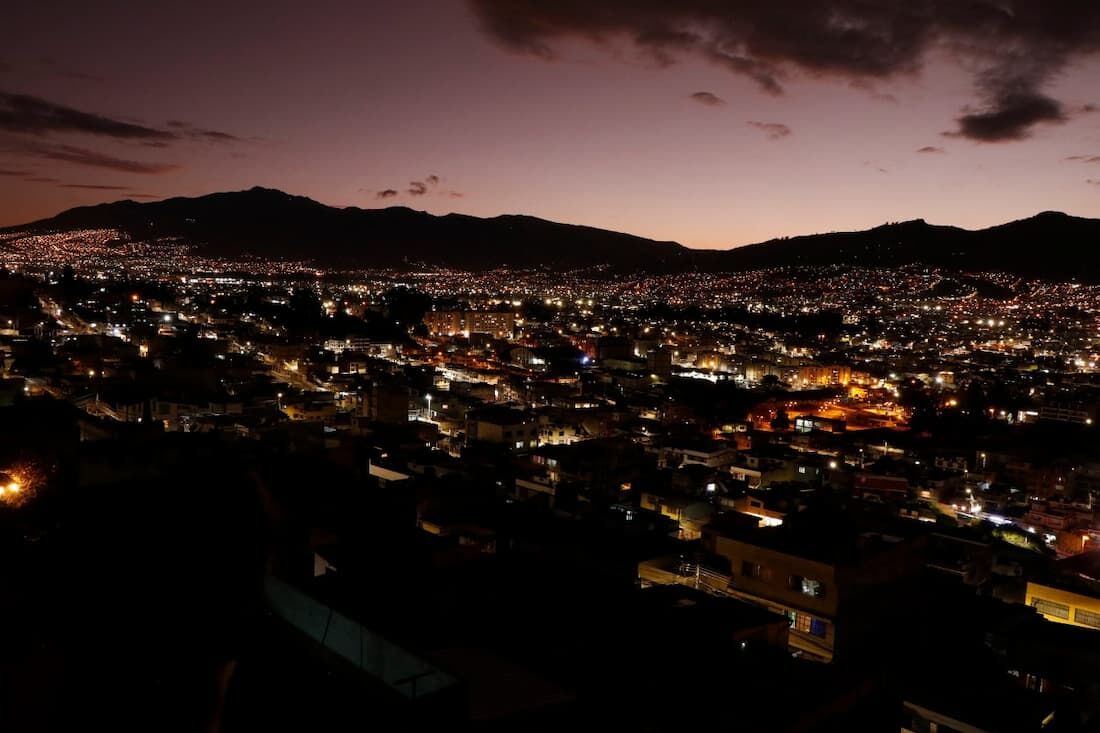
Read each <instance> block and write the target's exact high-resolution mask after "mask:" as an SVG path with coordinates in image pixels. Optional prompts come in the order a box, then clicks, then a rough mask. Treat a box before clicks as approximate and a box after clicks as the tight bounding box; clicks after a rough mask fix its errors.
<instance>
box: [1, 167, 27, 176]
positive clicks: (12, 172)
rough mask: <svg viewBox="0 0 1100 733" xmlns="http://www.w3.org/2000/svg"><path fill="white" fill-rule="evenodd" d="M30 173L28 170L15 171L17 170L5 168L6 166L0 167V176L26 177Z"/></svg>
mask: <svg viewBox="0 0 1100 733" xmlns="http://www.w3.org/2000/svg"><path fill="white" fill-rule="evenodd" d="M30 174H31V172H30V171H17V170H10V169H7V168H0V176H17V177H26V176H29V175H30Z"/></svg>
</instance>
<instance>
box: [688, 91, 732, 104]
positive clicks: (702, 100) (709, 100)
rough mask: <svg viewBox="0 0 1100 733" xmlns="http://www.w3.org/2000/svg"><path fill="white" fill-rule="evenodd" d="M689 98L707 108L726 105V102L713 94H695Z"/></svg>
mask: <svg viewBox="0 0 1100 733" xmlns="http://www.w3.org/2000/svg"><path fill="white" fill-rule="evenodd" d="M691 98H692V99H694V100H695V101H696V102H698V103H699V104H702V105H705V106H707V107H721V106H722V105H724V104H725V103H726V100H724V99H722V98H721V97H719V96H718V95H717V94H714V93H713V92H695V93H694V94H692V95H691Z"/></svg>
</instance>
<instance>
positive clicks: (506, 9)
mask: <svg viewBox="0 0 1100 733" xmlns="http://www.w3.org/2000/svg"><path fill="white" fill-rule="evenodd" d="M1097 51H1100V3H1095V2H1092V0H1075V1H1072V2H1071V1H1069V0H1016V1H1013V0H862V1H860V0H744V1H741V0H730V1H729V2H716V1H715V0H676V1H675V2H671V1H670V2H658V1H657V0H601V1H599V2H596V1H595V0H476V1H473V2H463V1H462V0H402V1H401V2H396V1H395V2H350V1H348V2H310V3H305V2H283V1H281V0H267V1H266V2H250V1H246V2H224V1H223V2H208V1H207V0H196V1H193V2H189V3H169V2H140V3H139V2H129V3H122V2H113V1H112V0H100V1H99V2H86V1H85V2H70V1H69V0H35V1H33V2H32V1H26V0H8V2H6V3H5V5H4V13H3V21H2V27H0V224H16V223H21V222H25V221H28V220H31V219H35V218H39V217H43V216H48V215H51V214H54V213H56V212H58V211H60V210H62V209H65V208H68V207H71V206H75V205H80V204H87V203H95V202H99V201H110V200H116V199H121V198H139V199H152V198H162V197H167V196H174V195H188V196H190V195H200V194H203V193H209V192H212V191H221V190H234V189H241V188H248V187H251V186H253V185H263V186H269V187H274V188H280V189H283V190H286V191H289V192H292V193H297V194H303V195H307V196H310V197H312V198H315V199H317V200H319V201H322V202H325V203H329V204H334V205H342V206H344V205H354V206H360V207H379V206H389V205H407V206H411V207H414V208H417V209H424V210H427V211H430V212H434V213H446V212H449V211H459V212H464V213H469V214H475V215H480V216H486V215H495V214H500V213H527V214H534V215H537V216H541V217H545V218H549V219H555V220H559V221H566V222H572V223H581V224H590V225H594V226H599V227H604V228H609V229H616V230H621V231H627V232H631V233H635V234H641V235H644V236H649V237H654V238H658V239H674V240H677V241H680V242H683V243H685V244H688V245H690V246H699V247H704V246H705V247H719V246H723V247H724V246H730V245H734V244H741V243H746V242H752V241H758V240H762V239H767V238H769V237H772V236H777V235H786V234H800V233H809V232H817V231H828V230H837V229H857V228H864V227H868V226H873V225H875V224H879V223H882V222H884V221H895V220H901V219H911V218H917V217H923V218H926V219H928V220H929V221H933V222H935V223H944V224H957V225H961V226H967V227H979V226H987V225H991V224H996V223H1001V222H1004V221H1008V220H1011V219H1017V218H1022V217H1025V216H1030V215H1032V214H1034V213H1036V212H1038V211H1042V210H1048V209H1056V210H1061V211H1067V212H1069V213H1073V214H1077V215H1081V216H1100V107H1098V105H1100V83H1098V81H1100V58H1098V55H1097Z"/></svg>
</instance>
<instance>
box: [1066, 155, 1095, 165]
mask: <svg viewBox="0 0 1100 733" xmlns="http://www.w3.org/2000/svg"><path fill="white" fill-rule="evenodd" d="M1066 160H1074V161H1078V162H1081V163H1100V155H1071V156H1069V157H1068V158H1066Z"/></svg>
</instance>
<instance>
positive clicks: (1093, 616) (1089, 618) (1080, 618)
mask: <svg viewBox="0 0 1100 733" xmlns="http://www.w3.org/2000/svg"><path fill="white" fill-rule="evenodd" d="M1073 620H1074V621H1076V622H1077V623H1079V624H1082V625H1084V626H1091V627H1093V628H1094V629H1100V613H1096V612H1095V611H1086V610H1085V609H1083V608H1075V609H1074V610H1073Z"/></svg>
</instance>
